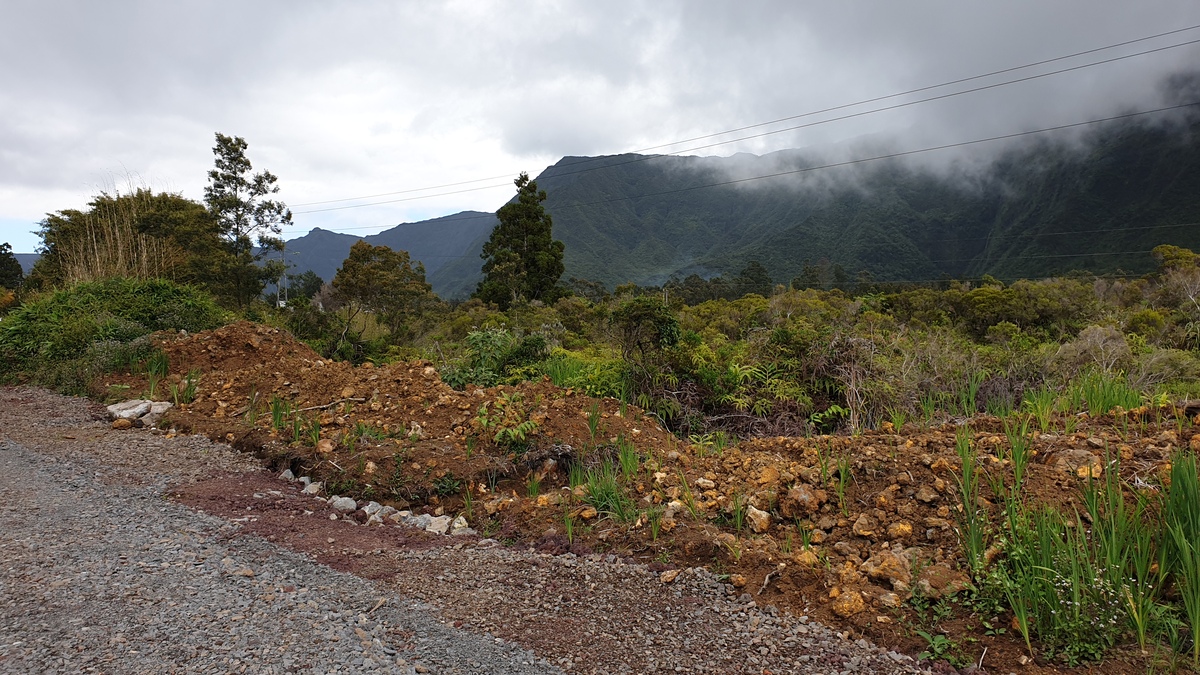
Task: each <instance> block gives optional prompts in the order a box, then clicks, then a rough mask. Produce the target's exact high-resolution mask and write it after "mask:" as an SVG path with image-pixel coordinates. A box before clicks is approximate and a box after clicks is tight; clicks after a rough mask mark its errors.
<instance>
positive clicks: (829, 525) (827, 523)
mask: <svg viewBox="0 0 1200 675" xmlns="http://www.w3.org/2000/svg"><path fill="white" fill-rule="evenodd" d="M837 526H838V519H837V518H834V517H833V516H821V518H820V520H818V521H817V528H818V529H822V530H825V531H829V530H832V529H833V528H835V527H837Z"/></svg>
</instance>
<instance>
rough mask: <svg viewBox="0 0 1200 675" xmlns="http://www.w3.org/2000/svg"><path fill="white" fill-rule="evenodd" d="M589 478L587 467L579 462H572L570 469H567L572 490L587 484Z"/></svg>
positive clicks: (568, 481)
mask: <svg viewBox="0 0 1200 675" xmlns="http://www.w3.org/2000/svg"><path fill="white" fill-rule="evenodd" d="M587 479H588V476H587V469H586V468H584V466H583V465H582V464H580V463H579V462H575V463H574V464H572V465H571V468H570V470H568V471H567V483H568V484H569V485H570V486H571V489H572V490H574V489H575V488H577V487H579V486H580V485H584V484H586V483H587Z"/></svg>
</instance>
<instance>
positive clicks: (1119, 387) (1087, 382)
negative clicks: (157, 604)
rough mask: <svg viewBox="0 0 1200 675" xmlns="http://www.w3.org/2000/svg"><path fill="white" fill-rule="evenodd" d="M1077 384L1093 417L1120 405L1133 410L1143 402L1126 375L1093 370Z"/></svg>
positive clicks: (1106, 412)
mask: <svg viewBox="0 0 1200 675" xmlns="http://www.w3.org/2000/svg"><path fill="white" fill-rule="evenodd" d="M1076 386H1078V387H1079V393H1080V395H1081V396H1082V398H1083V400H1084V401H1085V402H1086V403H1087V409H1088V414H1089V415H1091V416H1092V417H1099V416H1101V415H1107V414H1108V413H1110V412H1112V410H1113V408H1118V407H1119V408H1124V409H1125V410H1131V409H1133V408H1136V407H1138V405H1140V404H1141V402H1142V396H1141V394H1139V393H1138V392H1137V390H1135V389H1133V388H1132V387H1130V386H1129V383H1128V382H1126V381H1125V378H1124V377H1119V376H1110V375H1105V374H1104V373H1098V372H1092V373H1088V374H1086V375H1084V376H1083V377H1081V378H1080V379H1079V381H1078V383H1077V385H1076Z"/></svg>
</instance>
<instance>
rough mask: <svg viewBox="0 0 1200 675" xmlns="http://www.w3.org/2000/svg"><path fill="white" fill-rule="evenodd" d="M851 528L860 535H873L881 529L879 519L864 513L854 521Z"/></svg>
mask: <svg viewBox="0 0 1200 675" xmlns="http://www.w3.org/2000/svg"><path fill="white" fill-rule="evenodd" d="M851 529H852V530H853V531H854V534H857V535H858V536H860V537H873V536H875V534H876V533H877V532H878V531H879V521H877V520H875V519H874V518H873V517H871V516H869V515H867V514H865V513H864V514H862V515H861V516H859V517H858V520H856V521H854V526H853V527H852V528H851Z"/></svg>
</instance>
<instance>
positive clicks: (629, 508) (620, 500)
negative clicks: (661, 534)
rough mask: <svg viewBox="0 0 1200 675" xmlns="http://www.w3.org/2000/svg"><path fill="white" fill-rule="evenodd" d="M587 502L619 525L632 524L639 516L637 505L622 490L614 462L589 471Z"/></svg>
mask: <svg viewBox="0 0 1200 675" xmlns="http://www.w3.org/2000/svg"><path fill="white" fill-rule="evenodd" d="M585 500H586V501H587V502H588V504H591V506H592V508H594V509H596V511H598V512H599V513H602V514H604V515H606V516H608V517H610V518H612V519H613V520H615V521H617V522H618V523H631V522H633V521H634V520H635V519H636V518H637V516H638V510H637V504H636V503H634V501H633V500H632V499H630V498H629V496H628V495H626V494H625V491H624V490H623V489H622V487H621V481H620V480H618V477H617V470H616V469H615V468H614V467H613V465H612V462H605V463H604V464H603V465H601V466H600V467H599V468H598V469H594V470H592V471H588V473H587V497H585Z"/></svg>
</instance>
